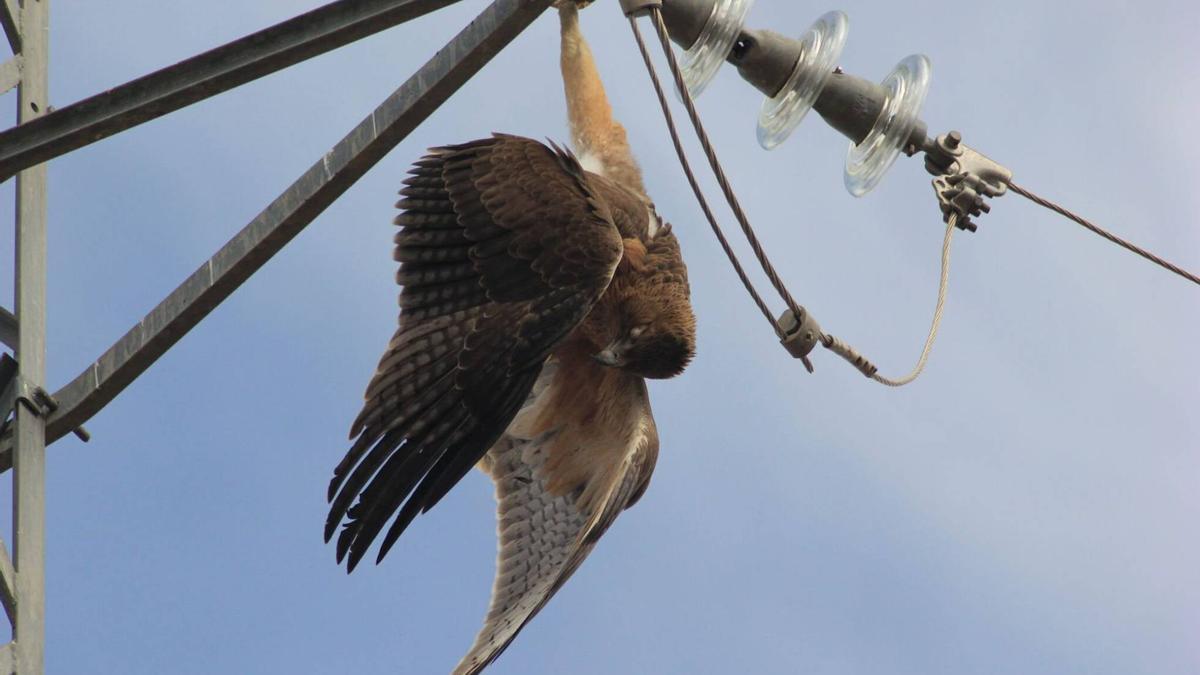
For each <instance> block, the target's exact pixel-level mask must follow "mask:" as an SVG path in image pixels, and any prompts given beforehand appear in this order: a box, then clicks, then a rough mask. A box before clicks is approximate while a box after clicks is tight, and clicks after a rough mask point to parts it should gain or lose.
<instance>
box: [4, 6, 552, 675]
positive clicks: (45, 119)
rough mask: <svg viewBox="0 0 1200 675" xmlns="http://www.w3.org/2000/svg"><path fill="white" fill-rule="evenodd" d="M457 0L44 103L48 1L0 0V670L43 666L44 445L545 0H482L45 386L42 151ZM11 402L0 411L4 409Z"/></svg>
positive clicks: (132, 374) (285, 31) (303, 32)
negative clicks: (94, 351)
mask: <svg viewBox="0 0 1200 675" xmlns="http://www.w3.org/2000/svg"><path fill="white" fill-rule="evenodd" d="M457 1H458V0H337V1H336V2H331V3H330V4H327V5H325V6H322V7H319V8H317V9H315V10H312V11H310V12H306V13H304V14H301V15H299V16H296V17H294V18H292V19H288V20H287V21H284V22H282V23H279V24H276V25H274V26H271V27H270V28H266V29H264V30H261V31H258V32H256V33H253V34H251V35H248V36H246V37H244V38H241V39H239V40H235V41H233V42H230V43H228V44H226V45H223V46H221V47H217V48H216V49H213V50H210V51H207V52H204V53H202V54H199V55H197V56H194V57H192V58H189V59H186V60H184V61H181V62H179V63H177V64H175V65H173V66H169V67H167V68H163V69H162V70H159V71H156V72H154V73H151V74H149V75H146V76H144V77H140V78H138V79H136V80H132V81H130V82H127V83H125V84H123V85H120V86H118V87H116V88H113V89H111V90H108V91H106V92H104V93H102V94H99V95H96V96H93V97H91V98H87V99H84V100H82V101H78V102H76V103H72V104H70V105H67V106H63V107H62V108H60V109H58V110H54V109H52V108H51V107H50V105H49V104H48V96H47V91H48V88H47V50H46V46H47V41H48V35H49V16H48V15H49V4H50V1H49V0H0V24H2V25H3V28H4V33H5V36H6V37H7V39H8V44H9V46H10V47H11V49H12V54H13V56H12V57H11V58H9V59H8V60H6V61H3V62H0V93H4V92H7V91H9V90H11V89H12V88H14V87H17V88H18V89H19V93H18V107H19V110H18V114H17V120H16V121H17V124H16V126H14V127H12V128H10V129H7V130H6V131H3V132H0V181H4V180H8V179H10V178H14V177H15V180H16V186H17V199H16V240H17V246H16V261H15V263H16V264H15V267H14V269H15V271H16V307H15V311H14V312H9V311H8V310H6V309H4V308H3V307H0V343H3V344H4V345H5V346H6V347H7V348H8V349H10V350H12V351H13V355H14V356H15V359H14V358H13V357H10V356H9V355H8V354H4V355H3V356H0V359H2V360H0V423H3V428H2V430H0V471H7V470H8V469H12V480H13V539H14V541H13V542H12V544H13V556H12V557H11V558H10V556H9V554H8V548H7V545H5V544H4V543H3V542H0V601H2V604H3V606H4V610H5V612H6V614H7V615H8V618H9V621H10V622H11V623H12V626H13V637H14V639H13V641H12V642H10V643H8V644H7V645H4V646H3V647H0V673H3V674H7V673H19V674H21V675H27V674H28V675H33V674H37V673H41V672H43V669H44V668H43V663H44V648H45V614H44V608H45V577H44V574H45V561H44V552H45V447H46V444H47V443H53V442H54V441H56V440H58V439H60V438H62V437H63V436H65V435H67V434H68V433H72V432H73V433H75V434H76V435H77V436H79V437H80V438H82V439H84V440H87V432H86V431H84V430H83V428H82V426H81V425H82V424H83V423H84V422H86V421H87V420H88V419H90V418H91V417H92V416H93V415H95V414H96V413H97V412H99V411H100V410H101V409H102V408H104V406H106V405H107V404H108V403H110V402H111V401H112V400H113V399H114V398H115V397H116V396H117V395H118V394H120V393H121V391H122V390H124V388H125V387H126V386H128V385H129V384H130V383H131V382H133V380H134V379H136V378H137V377H138V376H139V375H141V374H142V373H143V372H145V370H146V369H147V368H149V367H150V365H151V364H152V363H154V362H155V361H156V360H157V359H158V358H159V357H160V356H162V355H163V354H164V353H166V351H167V350H168V349H170V348H171V346H172V345H174V344H175V343H176V342H177V341H178V340H179V339H180V338H181V337H183V336H184V335H185V334H187V332H188V331H189V330H191V329H192V328H193V327H195V326H196V325H197V324H198V323H199V322H200V321H201V320H202V319H203V318H204V317H205V316H207V315H208V313H209V312H211V311H212V310H213V309H214V308H216V306H217V305H218V304H220V303H221V302H222V301H223V300H225V299H226V298H228V297H229V295H230V294H232V293H233V291H234V290H236V289H237V288H238V287H239V286H240V285H241V284H242V283H243V282H244V281H246V280H247V279H248V278H250V276H251V275H252V274H254V273H255V272H256V271H258V269H259V268H261V267H262V265H263V264H264V263H266V261H267V260H269V259H270V258H271V257H272V256H273V255H275V254H276V253H277V252H279V250H280V249H282V248H283V247H284V245H286V244H287V243H288V242H289V241H291V240H292V238H293V237H295V236H296V235H297V234H299V233H300V231H301V230H303V229H304V228H305V227H306V226H307V225H308V224H309V223H311V222H312V221H313V220H314V219H315V218H316V217H317V216H318V215H320V214H321V212H323V211H324V210H325V208H326V207H328V206H329V205H330V204H331V203H333V201H334V200H335V199H337V198H338V197H339V196H340V195H341V194H342V193H344V192H345V191H346V190H347V189H349V188H350V186H351V185H353V184H354V183H355V182H356V181H357V180H358V179H359V178H361V177H362V176H363V175H364V174H365V173H366V172H367V171H368V170H369V169H370V168H371V167H373V166H374V165H375V164H376V163H377V162H378V161H379V160H381V159H382V158H383V157H384V156H385V155H386V154H387V153H388V152H389V151H390V150H391V149H392V148H394V147H395V146H396V145H397V144H398V143H399V142H400V141H402V140H403V139H404V138H405V137H406V136H408V134H409V133H411V132H412V131H413V130H414V129H415V128H416V127H417V126H418V125H420V124H421V122H423V121H424V120H425V119H426V118H427V117H429V115H431V114H432V113H433V112H434V111H435V110H437V108H438V107H439V106H440V105H441V104H442V103H444V102H445V101H446V100H448V99H449V98H450V97H451V96H452V95H453V94H454V93H455V92H456V91H458V89H459V88H460V87H461V86H462V85H463V84H464V83H466V82H467V80H469V79H470V78H471V77H472V76H474V75H475V74H476V73H477V72H479V70H480V69H481V68H483V66H484V65H486V64H487V63H488V61H490V60H491V58H492V57H493V56H495V55H496V54H497V53H499V52H500V50H502V49H503V48H504V47H505V46H506V45H508V44H509V43H510V42H511V41H512V40H513V39H514V38H515V37H516V36H517V35H519V34H520V33H521V32H522V31H523V30H524V29H525V28H526V27H528V26H529V25H530V24H531V23H532V22H533V20H534V19H536V18H537V17H538V16H539V15H540V14H541V13H542V12H543V11H545V10H546V9H547V8H548V7H549V6H550V4H551V0H494V2H492V3H491V4H490V5H489V6H487V7H486V8H485V9H484V10H483V11H482V12H481V13H480V14H479V16H477V17H476V18H475V20H473V21H472V22H471V23H469V24H468V25H467V26H466V27H465V28H463V30H462V31H461V32H459V33H458V35H456V36H455V37H454V38H452V39H451V40H450V42H449V43H447V44H446V46H445V47H444V48H443V49H441V50H440V51H438V52H437V53H436V54H435V55H434V56H433V57H432V58H430V59H429V60H428V61H427V62H426V63H425V64H424V65H423V66H421V68H419V69H418V70H417V71H416V72H415V73H414V74H413V75H412V76H411V77H410V78H408V80H406V81H405V82H404V83H403V84H401V85H400V87H399V88H397V89H396V90H395V92H393V93H392V95H390V96H389V97H388V98H387V99H385V100H384V101H383V102H382V103H381V104H380V105H379V106H378V107H377V108H375V110H373V111H372V112H371V113H370V115H368V116H367V117H366V118H365V119H363V121H362V122H360V123H359V124H358V125H357V126H355V127H354V128H353V129H351V130H350V132H349V133H348V134H346V136H345V137H344V138H342V140H341V141H339V142H338V143H337V144H336V145H335V146H334V147H333V148H331V149H330V150H329V151H328V152H327V153H325V154H324V155H323V156H322V157H320V158H318V159H317V160H316V162H314V163H313V165H312V166H310V167H309V168H308V169H307V170H306V171H304V173H302V174H301V175H300V177H299V178H297V179H296V181H295V182H293V183H292V184H291V185H290V186H288V188H287V189H285V190H284V191H283V192H282V193H281V194H280V195H279V196H278V197H276V198H275V200H274V201H272V202H271V203H270V204H268V205H267V206H266V208H264V209H263V210H262V212H261V213H259V215H258V216H256V217H255V218H254V219H253V220H251V221H250V222H249V223H247V224H246V226H245V227H243V228H242V229H241V231H239V232H238V233H237V234H236V235H235V236H234V237H233V238H232V239H231V240H230V241H229V242H228V243H226V244H225V245H224V246H222V247H221V249H220V250H218V251H217V252H216V253H215V254H214V255H213V256H212V257H211V258H209V259H208V261H206V262H205V263H204V264H203V265H201V266H200V268H199V269H197V270H196V272H195V273H193V274H192V275H191V276H190V277H188V278H187V279H186V280H185V281H184V282H183V283H182V284H180V285H179V286H178V287H177V288H176V289H175V290H173V291H172V292H171V293H170V294H169V295H167V297H166V298H165V299H164V300H163V301H162V302H160V303H159V304H158V305H157V306H156V307H155V308H154V309H153V310H151V311H150V313H149V314H147V315H146V316H145V317H144V318H143V319H142V320H141V321H139V322H138V323H137V324H136V325H135V326H133V327H132V328H130V329H129V331H127V332H126V333H125V335H123V336H122V337H121V338H120V339H119V340H117V342H116V343H115V344H113V346H112V347H110V348H109V349H108V350H107V351H106V352H105V353H104V354H102V355H101V356H100V357H99V358H98V359H96V361H95V362H93V363H92V364H91V365H90V366H88V367H87V368H86V369H84V371H83V372H82V373H80V374H79V375H78V376H77V377H76V378H75V379H73V380H72V381H71V382H69V383H68V384H66V385H65V386H63V387H61V388H59V389H57V390H56V391H55V392H54V393H53V394H49V393H47V390H46V389H44V386H45V372H46V368H45V337H46V332H45V324H46V301H45V293H46V164H45V162H47V161H49V160H51V159H53V158H54V157H57V156H60V155H63V154H66V153H68V152H71V151H72V150H75V149H77V148H81V147H83V146H85V145H88V144H91V143H94V142H96V141H99V140H101V139H103V138H106V137H108V136H111V135H113V134H116V133H120V132H122V131H125V130H128V129H131V128H133V127H135V126H137V125H139V124H141V123H143V122H147V121H149V120H152V119H155V118H157V117H160V116H162V115H165V114H167V113H170V112H173V111H175V110H179V109H180V108H183V107H185V106H188V105H190V104H192V103H196V102H198V101H201V100H203V99H206V98H208V97H210V96H214V95H216V94H219V93H221V92H224V91H227V90H229V89H232V88H234V87H237V86H239V85H242V84H245V83H247V82H250V81H252V80H255V79H257V78H259V77H262V76H264V75H268V74H270V73H273V72H275V71H278V70H281V69H283V68H287V67H289V66H292V65H294V64H296V63H299V62H301V61H303V60H306V59H308V58H311V57H313V56H317V55H320V54H323V53H325V52H328V51H330V50H333V49H336V48H338V47H342V46H345V45H347V44H349V43H351V42H354V41H356V40H359V39H362V38H364V37H368V36H370V35H373V34H375V33H378V32H380V31H382V30H385V29H387V28H391V27H393V26H396V25H398V24H401V23H404V22H406V21H409V20H412V19H415V18H417V17H420V16H422V15H424V14H427V13H429V12H432V11H434V10H437V9H441V8H442V7H445V6H448V5H451V4H454V3H455V2H457ZM10 413H11V415H12V418H11V420H10V419H9V415H10Z"/></svg>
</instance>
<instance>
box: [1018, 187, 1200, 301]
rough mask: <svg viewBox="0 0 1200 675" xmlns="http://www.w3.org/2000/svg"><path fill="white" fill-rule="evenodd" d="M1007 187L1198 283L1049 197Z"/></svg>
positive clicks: (1192, 276) (1183, 272)
mask: <svg viewBox="0 0 1200 675" xmlns="http://www.w3.org/2000/svg"><path fill="white" fill-rule="evenodd" d="M1008 187H1009V189H1010V190H1012V191H1013V192H1015V193H1017V194H1019V195H1021V196H1022V197H1024V198H1026V199H1028V200H1029V201H1031V202H1033V203H1034V204H1037V205H1038V206H1043V207H1045V208H1047V209H1050V210H1051V211H1054V212H1055V213H1057V214H1059V215H1060V216H1064V217H1066V218H1069V219H1071V220H1073V221H1075V222H1076V223H1078V224H1080V225H1082V226H1083V227H1086V228H1087V229H1089V230H1091V231H1092V232H1095V233H1096V234H1098V235H1100V236H1101V237H1104V238H1105V239H1107V240H1109V241H1111V242H1112V243H1114V244H1116V245H1117V246H1120V247H1122V248H1125V249H1127V250H1129V251H1133V252H1134V253H1136V254H1138V255H1140V256H1142V257H1143V258H1145V259H1146V260H1149V261H1150V262H1152V263H1154V264H1156V265H1159V266H1161V267H1163V268H1164V269H1167V270H1170V271H1172V272H1174V273H1175V274H1178V275H1179V276H1181V277H1183V278H1184V279H1187V280H1188V281H1190V282H1192V283H1193V284H1196V285H1200V277H1197V276H1196V275H1195V274H1192V273H1191V272H1188V271H1187V270H1185V269H1183V268H1181V267H1179V266H1177V265H1174V264H1172V263H1170V262H1167V261H1166V260H1163V259H1162V258H1160V257H1158V256H1156V255H1154V254H1153V253H1151V252H1149V251H1147V250H1145V249H1143V248H1139V247H1138V246H1135V245H1133V244H1131V243H1129V242H1128V241H1125V240H1124V239H1122V238H1120V237H1118V236H1117V235H1115V234H1113V233H1111V232H1109V231H1108V230H1105V229H1104V228H1102V227H1100V226H1099V225H1096V224H1095V223H1092V222H1091V221H1089V220H1087V219H1086V218H1084V217H1083V216H1079V215H1076V214H1075V213H1073V212H1071V211H1069V210H1068V209H1065V208H1063V207H1061V206H1059V205H1058V204H1055V203H1054V202H1052V201H1050V200H1049V199H1045V198H1044V197H1039V196H1038V195H1035V194H1034V193H1032V192H1030V191H1029V190H1026V189H1025V188H1023V187H1021V186H1020V185H1017V184H1016V183H1014V182H1012V181H1009V182H1008Z"/></svg>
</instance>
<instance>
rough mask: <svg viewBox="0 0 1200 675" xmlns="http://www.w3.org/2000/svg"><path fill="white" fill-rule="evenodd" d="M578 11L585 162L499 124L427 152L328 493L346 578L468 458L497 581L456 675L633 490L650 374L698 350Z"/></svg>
mask: <svg viewBox="0 0 1200 675" xmlns="http://www.w3.org/2000/svg"><path fill="white" fill-rule="evenodd" d="M582 4H586V3H576V2H574V1H573V0H567V1H566V2H560V3H559V4H558V12H559V16H560V20H561V36H562V49H561V60H560V65H561V69H562V76H563V84H564V91H565V94H566V99H567V112H568V121H569V125H570V129H571V140H572V145H573V146H574V147H575V149H576V150H577V151H578V153H579V154H578V155H576V154H575V152H572V151H571V150H568V149H566V148H563V147H561V146H559V145H557V144H555V143H553V142H549V143H548V144H543V143H541V142H539V141H536V140H532V139H529V138H524V137H520V136H514V135H509V134H502V133H494V134H492V135H491V136H490V137H488V138H483V139H478V140H473V141H469V142H466V143H460V144H453V145H445V146H440V147H436V148H432V149H431V150H429V151H428V153H427V154H426V155H424V156H423V157H422V158H421V159H419V160H418V161H417V162H416V163H415V164H414V165H413V167H412V169H411V170H410V171H409V175H408V177H407V178H406V179H405V180H404V181H403V183H404V187H403V189H402V190H401V192H400V194H401V199H400V201H399V202H398V203H397V207H398V208H399V209H400V211H401V213H400V215H399V216H397V218H396V221H395V222H396V224H397V225H399V231H398V232H397V233H396V235H395V248H394V258H395V259H396V261H397V262H399V269H398V271H397V275H396V281H397V282H398V283H399V285H400V286H401V291H400V299H399V301H400V308H401V309H400V315H399V321H398V323H399V326H398V328H397V330H396V332H395V334H394V336H393V337H392V338H391V340H390V342H389V344H388V346H387V348H386V350H385V352H384V354H383V356H382V358H381V359H380V362H379V365H378V368H377V369H376V372H375V374H374V376H373V377H372V378H371V380H370V383H369V384H368V386H367V390H366V394H365V397H364V398H365V402H364V405H363V407H362V410H361V412H360V413H359V415H358V416H357V418H356V419H355V421H354V423H353V424H352V426H351V432H350V438H351V439H352V441H353V443H352V445H351V447H350V449H349V451H348V452H347V453H346V455H345V457H344V458H343V459H342V460H341V462H340V463H339V464H338V465H337V466H336V468H335V469H334V475H333V478H332V480H331V481H330V484H329V489H328V495H327V496H328V499H329V502H330V508H329V514H328V517H327V519H326V523H325V540H326V542H328V541H330V540H331V539H332V538H333V537H334V535H335V534H336V535H337V543H336V555H337V560H338V562H339V564H340V563H342V562H343V561H344V562H345V563H346V567H347V571H348V572H349V571H353V570H354V569H355V567H356V566H357V565H358V564H359V562H360V561H361V560H362V558H363V557H364V556H365V555H366V553H367V552H368V549H369V548H370V547H371V546H372V545H373V543H374V542H375V541H376V540H377V539H379V537H380V535H381V534H383V538H382V542H381V543H380V545H379V549H378V553H377V555H376V562H379V561H382V560H383V558H384V556H386V555H387V553H388V551H389V550H390V549H391V548H392V546H393V545H394V544H395V543H396V541H397V539H398V538H399V537H400V535H401V534H402V533H403V532H404V530H405V529H406V528H407V527H408V526H409V524H410V523H411V522H412V521H413V519H414V518H415V517H416V516H417V515H418V514H420V513H423V512H426V511H428V510H429V509H430V508H432V507H433V506H434V505H435V504H437V503H438V502H439V500H441V499H442V497H443V496H445V495H446V494H447V492H448V491H449V490H450V489H451V488H453V487H454V486H455V485H456V484H457V483H458V482H459V481H460V480H461V479H462V478H463V477H464V475H465V474H466V473H468V472H469V471H470V469H471V468H472V467H478V468H479V469H480V470H482V471H483V472H484V473H485V474H487V475H488V476H490V477H491V479H492V481H493V482H494V484H495V491H496V501H497V514H496V516H497V529H498V539H499V553H498V559H497V569H496V577H495V582H494V585H493V590H492V597H491V602H490V606H489V609H488V612H487V615H486V618H485V620H484V625H483V627H482V628H481V629H480V631H479V633H478V635H477V637H476V639H475V642H474V644H473V645H472V646H471V648H470V649H469V650H468V652H467V653H466V655H465V656H464V657H463V658H462V660H461V661H460V662H459V664H458V666H457V667H456V668H455V670H454V671H453V672H454V675H472V674H474V673H478V672H480V671H482V670H483V669H484V668H486V667H487V666H488V665H489V664H490V663H492V661H493V660H495V659H496V658H497V657H498V656H499V655H500V654H501V653H502V652H503V651H504V650H505V649H506V648H507V647H508V646H509V644H510V643H511V642H512V641H513V639H514V638H515V637H516V636H517V634H518V633H519V632H520V631H521V629H522V628H523V627H524V626H525V625H526V624H527V623H528V622H529V621H530V619H532V618H533V617H534V616H535V615H536V614H537V613H538V612H539V611H540V610H541V608H542V607H543V606H544V605H545V604H546V602H548V601H549V600H550V598H551V597H552V596H553V595H554V594H555V592H557V591H558V589H559V588H561V587H562V585H563V584H564V583H565V582H566V581H567V579H568V578H569V577H570V576H571V575H572V573H573V572H574V571H575V570H576V569H577V568H578V567H579V565H580V564H581V563H582V562H583V560H584V559H585V558H586V557H587V556H588V554H589V553H590V552H591V550H592V548H593V547H594V546H595V545H596V542H597V540H598V539H599V538H600V537H601V535H603V534H604V533H605V531H606V530H607V529H608V528H609V526H610V525H611V524H612V523H613V521H614V519H615V518H616V517H617V516H618V515H619V514H620V513H621V512H622V511H623V510H625V509H627V508H629V507H630V506H632V505H633V504H634V503H636V502H637V501H638V500H639V499H640V498H641V496H642V495H643V494H644V493H645V491H646V489H647V486H648V485H649V481H650V476H651V473H652V472H653V470H654V467H655V464H656V462H657V458H658V452H659V436H658V429H657V426H656V424H655V421H654V416H653V413H652V411H651V408H650V401H649V395H648V391H647V386H646V380H647V379H665V378H671V377H674V376H676V375H679V374H680V373H681V372H683V370H684V369H685V368H686V367H687V365H688V364H689V362H690V361H691V360H692V359H693V357H694V355H695V349H696V347H695V345H696V320H695V316H694V313H693V310H692V306H691V299H690V290H689V285H688V277H687V267H686V265H685V264H684V262H683V258H682V253H681V251H680V247H679V241H678V239H677V238H676V236H675V234H674V232H673V230H672V228H671V226H670V224H669V223H667V222H665V221H664V220H663V218H662V217H661V216H659V214H658V213H657V210H656V208H655V206H654V204H653V202H652V201H650V199H649V198H648V197H647V195H646V194H645V188H644V185H643V180H642V176H641V170H640V168H639V167H638V165H637V162H636V160H635V159H634V158H633V155H632V151H631V149H630V147H629V143H628V139H627V136H626V133H625V130H624V127H622V126H621V125H620V123H619V122H617V121H616V120H615V119H613V115H612V109H611V106H610V105H609V103H608V100H607V96H606V94H605V91H604V87H603V84H602V83H601V81H600V79H599V74H598V71H597V69H596V66H595V62H594V59H593V57H592V55H591V51H590V49H589V47H588V45H587V43H586V41H585V40H584V39H583V36H582V33H581V32H580V28H579V21H578V6H580V5H582ZM389 521H391V525H390V526H389V527H388V528H387V531H386V533H384V528H385V526H387V525H388V522H389ZM339 526H340V531H339Z"/></svg>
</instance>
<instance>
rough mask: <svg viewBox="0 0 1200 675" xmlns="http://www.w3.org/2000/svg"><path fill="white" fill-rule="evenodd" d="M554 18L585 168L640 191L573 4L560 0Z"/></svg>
mask: <svg viewBox="0 0 1200 675" xmlns="http://www.w3.org/2000/svg"><path fill="white" fill-rule="evenodd" d="M558 16H559V20H560V23H561V24H562V58H561V66H562V78H563V90H564V92H565V93H566V97H567V119H568V121H569V122H570V126H571V144H572V145H573V146H574V148H575V151H576V152H577V153H579V155H580V161H582V162H583V164H584V167H585V168H587V169H589V170H592V171H595V172H596V173H600V174H603V175H605V176H607V177H609V178H611V179H613V180H614V181H616V182H618V183H620V184H622V185H624V186H625V187H627V188H629V189H631V190H634V191H636V192H637V193H638V194H642V195H644V194H646V188H645V185H644V184H643V183H642V171H641V169H640V168H639V167H638V165H637V161H636V160H635V159H634V158H633V152H632V151H631V150H630V148H629V139H628V138H627V136H626V134H625V127H623V126H621V123H620V122H617V121H616V120H615V119H613V114H612V106H611V105H609V102H608V96H607V95H605V93H604V83H603V82H601V81H600V73H599V72H598V71H597V70H596V61H595V59H593V58H592V50H591V48H590V47H588V43H587V40H584V39H583V33H582V32H581V31H580V29H579V9H578V3H577V2H576V1H575V0H566V1H565V2H560V3H559V4H558Z"/></svg>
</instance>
